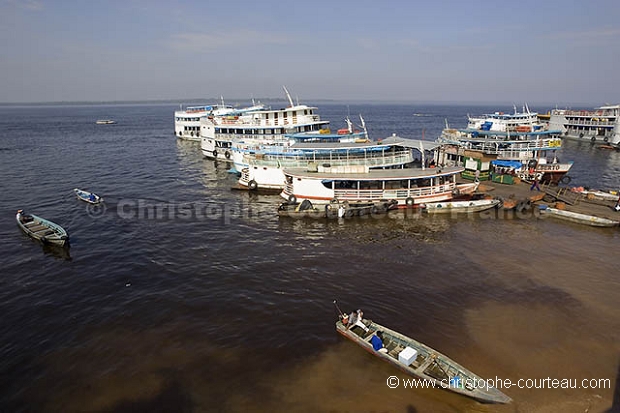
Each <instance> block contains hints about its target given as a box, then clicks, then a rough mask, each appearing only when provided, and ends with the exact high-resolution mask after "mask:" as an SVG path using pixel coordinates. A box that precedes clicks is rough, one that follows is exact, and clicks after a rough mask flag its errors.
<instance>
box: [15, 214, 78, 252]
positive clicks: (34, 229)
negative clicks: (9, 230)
mask: <svg viewBox="0 0 620 413" xmlns="http://www.w3.org/2000/svg"><path fill="white" fill-rule="evenodd" d="M16 219H17V225H18V226H19V227H20V228H21V230H22V231H24V232H25V233H26V234H27V235H28V236H29V237H31V238H34V239H36V240H38V241H41V242H42V243H44V244H50V245H58V246H66V245H69V235H68V234H67V231H65V230H64V228H63V227H61V226H60V225H58V224H55V223H53V222H52V221H48V220H46V219H43V218H41V217H39V216H36V215H34V214H23V213H20V212H18V214H17V216H16Z"/></svg>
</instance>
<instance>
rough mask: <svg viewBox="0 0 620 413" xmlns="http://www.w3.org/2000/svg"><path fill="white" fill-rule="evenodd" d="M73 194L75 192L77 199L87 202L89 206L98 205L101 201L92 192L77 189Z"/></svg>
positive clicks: (101, 199)
mask: <svg viewBox="0 0 620 413" xmlns="http://www.w3.org/2000/svg"><path fill="white" fill-rule="evenodd" d="M73 192H75V195H76V196H77V197H78V199H80V200H82V201H85V202H88V203H90V204H98V203H100V202H102V201H103V198H101V197H100V196H99V195H97V194H94V193H92V192H88V191H84V190H82V189H77V188H75V189H74V190H73Z"/></svg>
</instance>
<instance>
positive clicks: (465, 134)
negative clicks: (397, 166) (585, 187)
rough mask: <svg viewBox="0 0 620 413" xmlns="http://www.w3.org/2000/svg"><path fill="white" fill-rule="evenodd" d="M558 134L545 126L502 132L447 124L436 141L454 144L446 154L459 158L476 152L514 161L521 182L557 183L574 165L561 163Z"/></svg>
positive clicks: (485, 155)
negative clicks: (460, 127)
mask: <svg viewBox="0 0 620 413" xmlns="http://www.w3.org/2000/svg"><path fill="white" fill-rule="evenodd" d="M558 133H559V131H558V130H549V129H547V128H546V127H543V128H535V130H534V129H531V130H529V131H516V130H515V131H510V130H507V131H504V132H501V131H491V130H480V129H471V128H466V129H451V128H449V127H447V125H446V128H445V129H444V130H443V131H442V133H441V136H440V137H439V138H438V140H437V141H438V142H440V143H442V144H449V145H453V146H454V147H453V148H449V149H446V151H445V152H446V153H451V154H452V155H453V156H455V157H457V158H458V157H460V158H467V157H468V156H469V157H472V156H474V154H476V153H477V154H478V158H486V159H489V160H502V161H511V162H512V161H515V162H517V163H519V164H520V165H521V166H520V167H519V168H518V173H519V176H520V177H521V178H522V179H526V180H534V179H539V180H541V181H542V182H551V183H558V182H559V181H560V180H562V179H563V177H564V176H565V175H566V173H567V172H568V171H569V170H570V168H571V167H572V165H573V162H565V163H561V162H559V161H558V158H557V151H559V150H560V149H561V148H562V140H561V139H560V138H559V137H558ZM466 155H467V156H466ZM461 162H463V164H465V166H466V169H476V168H469V166H468V164H467V159H461ZM474 163H475V162H474ZM487 165H488V163H487ZM467 174H468V172H466V175H467ZM566 179H568V178H566Z"/></svg>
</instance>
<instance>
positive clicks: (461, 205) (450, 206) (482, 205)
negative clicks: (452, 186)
mask: <svg viewBox="0 0 620 413" xmlns="http://www.w3.org/2000/svg"><path fill="white" fill-rule="evenodd" d="M499 203H500V201H499V199H479V200H472V201H449V202H439V203H431V204H425V205H424V206H425V208H424V211H425V212H427V213H429V214H457V213H461V214H465V213H474V212H480V211H485V210H487V209H491V208H495V207H497V206H498V205H499Z"/></svg>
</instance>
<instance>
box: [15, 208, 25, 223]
mask: <svg viewBox="0 0 620 413" xmlns="http://www.w3.org/2000/svg"><path fill="white" fill-rule="evenodd" d="M22 212H24V210H23V209H19V210H17V215H15V218H17V220H18V221H19V222H22Z"/></svg>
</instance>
